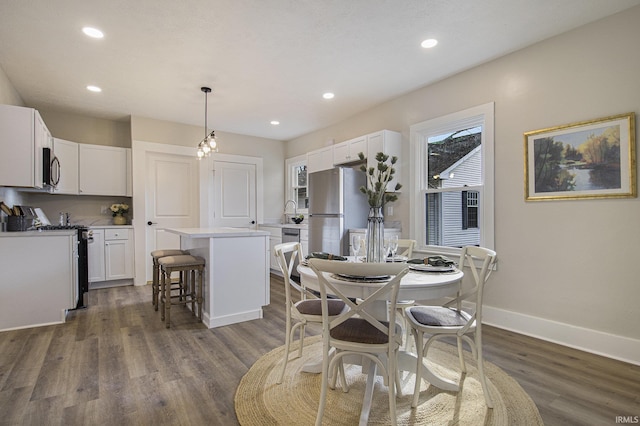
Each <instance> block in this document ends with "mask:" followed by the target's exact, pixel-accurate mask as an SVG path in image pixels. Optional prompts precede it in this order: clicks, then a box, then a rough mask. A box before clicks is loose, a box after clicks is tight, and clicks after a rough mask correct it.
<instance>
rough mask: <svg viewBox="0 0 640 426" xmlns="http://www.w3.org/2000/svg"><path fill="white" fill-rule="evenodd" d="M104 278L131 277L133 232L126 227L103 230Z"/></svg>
mask: <svg viewBox="0 0 640 426" xmlns="http://www.w3.org/2000/svg"><path fill="white" fill-rule="evenodd" d="M104 269H105V280H106V281H111V280H121V279H128V278H133V232H131V229H127V228H107V229H105V231H104Z"/></svg>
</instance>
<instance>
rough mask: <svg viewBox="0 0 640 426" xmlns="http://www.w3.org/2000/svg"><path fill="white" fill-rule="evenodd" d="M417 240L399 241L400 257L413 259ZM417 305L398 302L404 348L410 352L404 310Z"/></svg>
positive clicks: (413, 302) (408, 302)
mask: <svg viewBox="0 0 640 426" xmlns="http://www.w3.org/2000/svg"><path fill="white" fill-rule="evenodd" d="M416 244H417V242H416V240H408V239H399V240H398V251H397V253H398V256H405V257H406V258H407V259H411V257H412V256H413V249H414V248H415V247H416ZM415 304H416V301H415V300H398V304H397V308H398V312H399V314H400V316H401V317H402V321H403V323H404V346H405V348H406V349H407V350H410V346H411V344H412V342H413V341H412V340H411V339H410V337H411V335H410V328H409V325H408V324H407V320H406V319H405V317H404V310H405V309H406V308H408V307H410V306H413V305H415Z"/></svg>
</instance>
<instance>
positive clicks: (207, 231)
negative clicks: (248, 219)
mask: <svg viewBox="0 0 640 426" xmlns="http://www.w3.org/2000/svg"><path fill="white" fill-rule="evenodd" d="M164 230H165V231H167V232H171V233H173V234H178V235H180V236H181V237H188V238H227V237H260V236H268V235H269V233H268V232H267V231H259V230H253V229H246V228H164Z"/></svg>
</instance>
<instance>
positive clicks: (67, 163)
mask: <svg viewBox="0 0 640 426" xmlns="http://www.w3.org/2000/svg"><path fill="white" fill-rule="evenodd" d="M78 150H79V148H78V144H77V143H75V142H71V141H66V140H64V139H58V138H54V139H53V153H54V154H55V156H56V157H58V160H59V161H60V181H59V182H58V185H57V186H56V188H55V189H54V190H53V193H54V194H73V195H77V194H78V190H79V188H78Z"/></svg>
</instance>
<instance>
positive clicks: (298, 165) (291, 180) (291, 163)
mask: <svg viewBox="0 0 640 426" xmlns="http://www.w3.org/2000/svg"><path fill="white" fill-rule="evenodd" d="M285 164H286V167H287V192H286V194H287V198H286V199H287V200H294V201H295V202H296V206H297V210H298V213H306V212H307V211H308V210H307V209H308V208H309V193H308V190H307V156H306V155H300V156H298V157H294V158H288V159H287V160H286V162H285ZM288 210H289V211H287V213H293V208H288Z"/></svg>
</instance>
